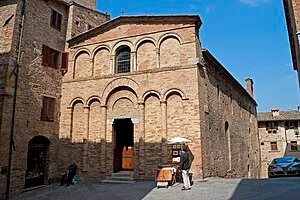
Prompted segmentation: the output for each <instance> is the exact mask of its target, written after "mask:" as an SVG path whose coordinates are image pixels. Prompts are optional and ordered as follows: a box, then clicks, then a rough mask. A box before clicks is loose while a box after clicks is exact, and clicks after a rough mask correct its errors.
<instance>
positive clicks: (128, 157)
mask: <svg viewBox="0 0 300 200" xmlns="http://www.w3.org/2000/svg"><path fill="white" fill-rule="evenodd" d="M133 150H134V148H133V147H124V148H123V152H122V169H123V170H133V169H134V168H133V165H134V157H133Z"/></svg>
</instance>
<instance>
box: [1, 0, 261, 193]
mask: <svg viewBox="0 0 300 200" xmlns="http://www.w3.org/2000/svg"><path fill="white" fill-rule="evenodd" d="M37 19H38V20H37ZM33 22H34V23H33ZM0 23H1V24H3V26H2V25H1V27H0V67H1V70H0V86H1V87H0V172H1V173H0V183H6V184H0V196H1V195H2V194H5V193H7V191H9V192H10V193H11V194H13V193H19V192H21V191H22V190H23V189H28V188H32V187H36V186H42V185H45V184H51V183H53V182H55V181H57V180H58V179H60V176H61V174H62V173H65V171H66V169H67V166H68V165H69V164H70V162H71V161H76V163H77V165H78V172H77V173H78V175H79V177H80V181H81V182H99V181H102V180H103V179H106V178H107V177H110V176H111V175H112V174H113V173H119V172H123V171H127V172H130V174H131V175H132V178H133V179H134V180H154V179H155V174H156V170H157V167H158V165H163V164H167V163H170V162H172V160H173V158H174V157H178V155H179V154H180V151H179V149H180V146H178V145H170V144H168V140H169V139H171V138H174V137H183V138H186V139H188V140H190V141H191V143H189V149H190V152H191V154H192V157H193V162H192V166H191V171H190V172H191V173H192V174H193V178H205V177H214V176H217V177H239V178H242V177H249V178H256V177H259V171H260V164H259V163H260V156H259V155H260V152H259V140H258V129H257V111H256V106H257V104H256V102H255V100H254V98H253V81H252V80H251V79H250V78H247V79H246V88H247V89H245V88H244V87H243V86H242V85H241V84H240V83H239V82H238V81H237V80H236V79H235V78H234V77H233V76H232V75H231V74H230V73H229V72H228V71H227V70H226V68H225V67H224V66H223V65H222V64H221V63H220V62H219V61H218V60H217V59H216V58H215V57H214V56H213V55H212V54H211V53H210V52H209V51H208V50H206V49H204V48H202V46H201V38H200V34H199V32H200V27H201V25H202V21H201V19H200V17H199V16H198V15H166V16H164V15H162V16H120V17H117V18H115V19H110V16H109V15H108V14H107V13H101V12H99V11H97V10H96V1H95V0H82V1H67V0H30V1H28V0H3V1H0ZM3 38H4V39H3Z"/></svg>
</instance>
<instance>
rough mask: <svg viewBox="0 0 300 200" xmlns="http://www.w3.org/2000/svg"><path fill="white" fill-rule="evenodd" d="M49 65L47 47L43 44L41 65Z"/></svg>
mask: <svg viewBox="0 0 300 200" xmlns="http://www.w3.org/2000/svg"><path fill="white" fill-rule="evenodd" d="M48 63H49V47H48V46H46V45H44V44H43V49H42V65H44V66H47V65H48Z"/></svg>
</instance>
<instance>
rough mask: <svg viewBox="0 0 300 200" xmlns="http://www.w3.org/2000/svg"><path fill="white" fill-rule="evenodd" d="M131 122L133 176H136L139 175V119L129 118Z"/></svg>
mask: <svg viewBox="0 0 300 200" xmlns="http://www.w3.org/2000/svg"><path fill="white" fill-rule="evenodd" d="M131 122H132V124H133V143H134V149H133V150H134V152H133V157H134V178H135V179H136V178H138V176H139V167H140V164H139V163H140V156H139V155H140V145H139V138H140V135H139V132H140V120H139V118H131Z"/></svg>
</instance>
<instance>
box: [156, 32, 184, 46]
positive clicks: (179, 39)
mask: <svg viewBox="0 0 300 200" xmlns="http://www.w3.org/2000/svg"><path fill="white" fill-rule="evenodd" d="M170 37H171V38H172V37H173V38H176V39H177V40H178V41H179V43H180V44H182V39H181V37H180V36H179V35H178V34H176V33H167V34H164V35H162V36H161V37H160V38H159V40H158V47H159V48H160V45H161V43H162V42H163V41H164V40H165V39H167V38H170Z"/></svg>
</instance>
